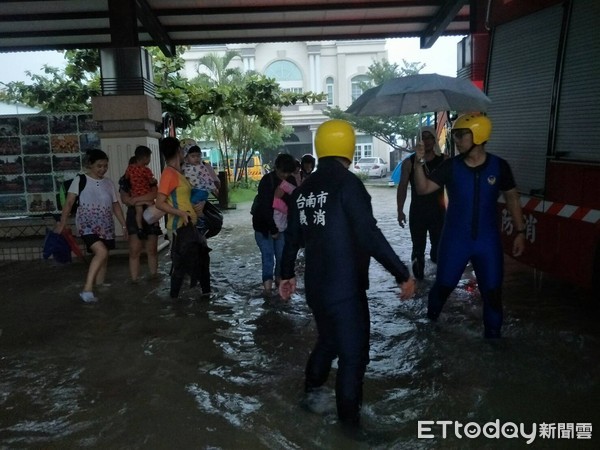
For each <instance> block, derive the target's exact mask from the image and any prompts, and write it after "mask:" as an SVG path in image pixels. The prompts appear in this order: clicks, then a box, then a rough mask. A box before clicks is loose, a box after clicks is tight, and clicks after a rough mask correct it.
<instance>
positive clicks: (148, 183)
mask: <svg viewBox="0 0 600 450" xmlns="http://www.w3.org/2000/svg"><path fill="white" fill-rule="evenodd" d="M151 156H152V150H150V149H149V148H148V147H146V146H145V145H138V146H137V147H136V149H135V154H134V157H135V162H133V163H131V162H132V161H130V164H129V165H128V166H127V169H126V170H125V179H127V180H128V181H129V184H130V196H131V197H132V198H134V197H143V196H146V195H147V194H149V193H151V192H156V186H157V184H158V183H157V181H156V178H154V174H153V173H152V171H151V170H150V168H149V167H148V164H150V158H151ZM152 204H154V201H153V200H143V201H139V202H136V203H135V205H134V206H135V222H136V225H137V236H138V238H139V239H146V238H147V237H148V235H147V234H146V231H145V230H144V225H143V220H144V218H143V213H144V209H146V207H147V206H148V205H152Z"/></svg>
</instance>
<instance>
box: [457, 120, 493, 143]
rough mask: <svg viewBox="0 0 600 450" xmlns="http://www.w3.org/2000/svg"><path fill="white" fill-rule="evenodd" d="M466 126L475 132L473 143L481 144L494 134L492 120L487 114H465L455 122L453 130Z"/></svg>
mask: <svg viewBox="0 0 600 450" xmlns="http://www.w3.org/2000/svg"><path fill="white" fill-rule="evenodd" d="M460 128H463V129H464V128H466V129H469V130H471V133H473V144H475V145H481V144H483V143H484V142H487V141H488V140H489V138H490V136H491V134H492V122H491V120H490V119H488V118H487V116H481V115H477V114H463V115H462V116H460V117H459V118H458V119H456V121H455V122H454V125H453V126H452V131H454V130H458V129H460Z"/></svg>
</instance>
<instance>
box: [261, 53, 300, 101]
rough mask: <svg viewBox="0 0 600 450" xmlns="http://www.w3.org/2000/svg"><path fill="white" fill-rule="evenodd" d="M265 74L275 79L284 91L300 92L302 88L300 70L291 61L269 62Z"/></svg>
mask: <svg viewBox="0 0 600 450" xmlns="http://www.w3.org/2000/svg"><path fill="white" fill-rule="evenodd" d="M265 75H266V76H268V77H269V78H275V80H276V81H277V82H278V83H279V86H281V90H282V91H284V92H295V93H298V94H301V93H302V91H303V89H302V86H303V82H302V72H300V69H299V68H298V66H297V65H296V64H294V63H293V62H291V61H284V60H280V61H275V62H274V63H271V64H269V66H268V67H267V69H266V70H265Z"/></svg>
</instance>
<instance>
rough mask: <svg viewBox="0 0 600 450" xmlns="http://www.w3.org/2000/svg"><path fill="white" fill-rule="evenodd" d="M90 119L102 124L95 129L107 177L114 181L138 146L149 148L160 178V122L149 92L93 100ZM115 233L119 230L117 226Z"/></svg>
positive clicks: (157, 105) (153, 167) (156, 172)
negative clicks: (106, 168)
mask: <svg viewBox="0 0 600 450" xmlns="http://www.w3.org/2000/svg"><path fill="white" fill-rule="evenodd" d="M92 109H93V118H94V120H97V121H99V122H101V123H102V127H103V130H102V131H100V132H98V135H99V137H100V143H101V147H102V150H103V151H104V152H105V153H106V154H107V155H108V158H109V159H108V177H109V178H110V179H111V180H113V181H114V182H115V183H116V182H117V181H118V180H119V178H120V177H121V175H123V174H124V173H125V169H126V168H127V164H128V162H129V158H130V157H132V156H133V152H134V151H135V148H136V147H137V146H138V145H145V146H147V147H149V148H150V149H151V150H152V160H151V162H150V169H151V170H152V172H153V173H154V176H155V177H156V179H157V180H158V179H159V177H160V172H161V166H160V153H159V149H158V142H159V141H158V140H159V138H160V133H158V132H156V131H155V130H156V125H157V124H160V123H161V121H162V110H161V105H160V102H159V101H158V100H156V99H155V98H153V97H150V96H148V95H109V96H103V97H94V98H93V99H92ZM117 231H118V235H119V233H120V232H121V231H120V229H119V228H117Z"/></svg>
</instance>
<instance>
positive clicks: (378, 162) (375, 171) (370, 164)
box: [354, 157, 388, 178]
mask: <svg viewBox="0 0 600 450" xmlns="http://www.w3.org/2000/svg"><path fill="white" fill-rule="evenodd" d="M354 173H362V174H365V175H367V176H369V177H379V178H383V177H385V176H386V175H387V173H388V167H387V163H386V162H385V161H384V160H383V159H381V158H375V157H371V158H360V159H359V160H358V162H357V163H356V164H355V165H354Z"/></svg>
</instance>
